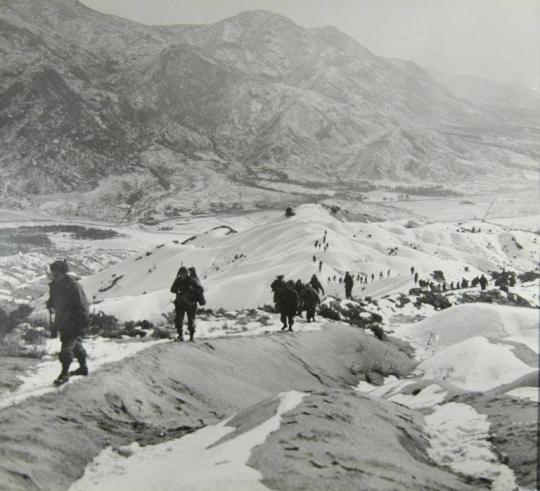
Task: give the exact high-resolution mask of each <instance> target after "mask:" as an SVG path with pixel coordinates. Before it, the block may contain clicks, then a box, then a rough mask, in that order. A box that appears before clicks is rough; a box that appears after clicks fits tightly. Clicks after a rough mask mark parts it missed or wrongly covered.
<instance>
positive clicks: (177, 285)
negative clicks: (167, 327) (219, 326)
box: [170, 266, 202, 341]
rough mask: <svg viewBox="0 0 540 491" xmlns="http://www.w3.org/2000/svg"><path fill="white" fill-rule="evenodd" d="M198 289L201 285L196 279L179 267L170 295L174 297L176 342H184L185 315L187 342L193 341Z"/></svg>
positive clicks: (185, 269) (183, 267)
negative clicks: (185, 318)
mask: <svg viewBox="0 0 540 491" xmlns="http://www.w3.org/2000/svg"><path fill="white" fill-rule="evenodd" d="M200 288H202V285H201V284H200V281H198V279H197V280H196V279H194V278H192V277H190V276H189V275H188V270H187V268H186V267H185V266H181V267H180V269H179V270H178V273H177V274H176V278H175V279H174V282H173V284H172V285H171V290H170V291H171V293H174V294H175V295H176V298H175V300H174V307H175V311H176V315H175V317H174V325H175V327H176V331H177V332H178V338H177V340H178V341H183V340H184V330H183V328H184V317H185V316H186V315H187V324H188V332H189V340H190V341H193V340H194V336H195V317H196V316H197V302H198V301H199V300H200Z"/></svg>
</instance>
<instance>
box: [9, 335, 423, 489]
mask: <svg viewBox="0 0 540 491" xmlns="http://www.w3.org/2000/svg"><path fill="white" fill-rule="evenodd" d="M368 354H369V356H368ZM371 359H377V360H380V359H383V360H388V362H385V363H387V364H388V366H390V361H391V366H392V367H393V369H394V370H395V369H397V370H399V371H400V372H403V373H406V372H407V370H408V369H409V368H412V366H413V363H412V362H411V361H410V359H409V358H408V357H407V356H406V355H405V354H404V353H403V352H401V351H399V350H398V349H396V348H395V347H394V346H392V345H391V344H390V343H388V342H386V343H385V342H381V341H379V340H377V339H376V338H374V337H373V336H370V335H367V334H365V333H364V332H363V331H362V330H360V329H357V328H352V327H346V326H337V325H336V326H334V327H330V328H327V329H324V330H322V331H318V332H310V333H294V334H275V335H267V336H260V337H255V338H234V339H216V340H212V341H207V342H204V343H194V344H191V343H185V344H182V343H174V342H171V343H166V344H161V345H157V346H154V347H151V348H148V349H147V350H145V351H144V352H142V353H141V354H139V355H138V356H135V357H132V358H129V359H126V360H124V361H122V362H119V363H113V364H110V365H108V366H105V367H104V368H102V369H101V370H99V371H97V372H94V373H92V374H91V375H90V376H89V377H88V378H86V379H84V380H81V381H80V382H76V383H73V384H69V385H68V386H66V387H65V389H64V390H62V391H60V392H52V393H48V394H45V395H43V396H40V397H36V398H32V399H28V400H26V401H24V402H22V403H20V404H19V405H15V406H10V407H6V408H4V409H2V410H0V413H1V417H0V489H1V490H10V491H11V490H13V489H23V490H24V489H66V488H68V487H69V485H70V484H71V483H72V482H74V481H75V480H77V479H79V478H80V477H81V476H82V474H83V471H84V468H85V467H86V465H87V464H88V463H89V462H90V461H92V459H93V458H94V457H95V456H97V455H98V454H99V453H100V452H101V450H102V449H103V448H105V447H108V446H122V445H126V444H129V443H132V442H134V441H137V442H138V443H139V444H141V445H148V444H154V443H158V442H162V441H166V440H169V439H171V438H176V437H178V436H182V435H184V434H187V433H190V432H192V431H194V430H196V429H199V428H201V427H203V426H205V425H208V424H213V423H216V422H217V421H219V420H222V419H224V418H226V417H228V416H230V415H231V414H234V413H235V412H237V411H238V410H241V409H243V408H246V407H248V406H250V405H253V404H257V403H258V402H259V401H261V400H263V399H266V398H269V397H272V396H275V395H276V394H278V393H281V392H284V391H289V390H299V391H311V390H321V389H325V388H327V387H329V386H332V387H350V386H352V385H355V384H356V383H357V382H358V379H359V375H360V373H359V371H360V369H361V368H362V369H369V368H370V362H369V360H371ZM378 366H379V369H381V370H383V368H382V367H383V366H384V365H381V364H379V365H378ZM280 472H281V471H280Z"/></svg>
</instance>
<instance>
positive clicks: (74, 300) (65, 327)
mask: <svg viewBox="0 0 540 491" xmlns="http://www.w3.org/2000/svg"><path fill="white" fill-rule="evenodd" d="M49 268H50V270H51V273H52V282H51V283H50V284H49V299H48V300H47V308H48V309H49V310H54V314H55V315H54V323H53V329H54V331H53V333H60V341H61V343H62V346H61V348H60V354H59V359H60V363H61V364H62V371H61V373H60V375H59V376H58V378H57V379H56V380H55V381H54V384H55V385H62V384H65V383H66V382H67V381H68V380H69V376H70V375H88V366H87V365H86V351H85V349H84V346H83V336H84V334H85V330H86V329H87V327H88V324H89V309H88V299H87V298H86V295H85V293H84V290H83V288H82V286H81V285H80V284H79V283H78V282H77V281H76V280H75V279H73V278H72V277H71V276H69V275H68V270H69V267H68V264H67V262H66V261H55V262H54V263H52V264H51V265H50V266H49ZM74 357H75V358H77V361H78V362H79V368H78V369H77V370H74V371H72V372H70V371H69V367H70V365H71V363H72V361H73V358H74Z"/></svg>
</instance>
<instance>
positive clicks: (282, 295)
mask: <svg viewBox="0 0 540 491" xmlns="http://www.w3.org/2000/svg"><path fill="white" fill-rule="evenodd" d="M278 308H279V313H280V314H281V323H282V324H283V326H282V327H281V330H282V331H284V330H285V329H287V327H288V328H289V331H292V330H293V328H292V327H293V324H294V316H295V315H296V312H297V311H298V293H296V290H295V289H294V283H293V281H292V280H289V281H287V282H286V283H285V286H284V287H283V288H282V289H281V290H280V292H279V296H278Z"/></svg>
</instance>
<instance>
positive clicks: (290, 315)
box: [287, 314, 294, 330]
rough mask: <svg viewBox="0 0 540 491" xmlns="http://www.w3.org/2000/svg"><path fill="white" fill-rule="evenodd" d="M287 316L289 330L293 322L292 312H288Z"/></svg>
mask: <svg viewBox="0 0 540 491" xmlns="http://www.w3.org/2000/svg"><path fill="white" fill-rule="evenodd" d="M287 317H288V321H289V330H291V329H292V326H293V324H294V314H289V315H288V316H287Z"/></svg>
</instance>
